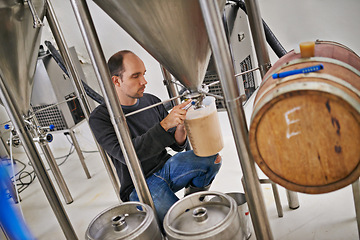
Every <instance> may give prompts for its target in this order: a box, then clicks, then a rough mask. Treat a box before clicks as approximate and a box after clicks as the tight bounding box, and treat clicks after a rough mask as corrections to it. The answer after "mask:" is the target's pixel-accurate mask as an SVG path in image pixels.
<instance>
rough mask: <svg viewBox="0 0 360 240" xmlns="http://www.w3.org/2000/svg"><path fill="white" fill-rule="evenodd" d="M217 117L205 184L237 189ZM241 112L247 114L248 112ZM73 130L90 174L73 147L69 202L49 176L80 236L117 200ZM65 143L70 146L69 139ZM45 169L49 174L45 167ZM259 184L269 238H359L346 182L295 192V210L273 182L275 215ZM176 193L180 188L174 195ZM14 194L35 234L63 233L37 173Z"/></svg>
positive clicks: (86, 140)
mask: <svg viewBox="0 0 360 240" xmlns="http://www.w3.org/2000/svg"><path fill="white" fill-rule="evenodd" d="M247 112H249V111H247ZM219 117H220V121H221V129H222V132H223V137H224V142H225V147H224V149H223V150H222V152H221V154H222V157H223V165H222V168H221V170H220V172H219V174H218V176H217V178H216V179H215V181H214V182H213V184H212V186H211V190H214V191H220V192H224V193H227V192H243V188H242V184H241V177H242V171H241V168H240V164H239V160H238V157H237V153H236V148H235V144H234V140H233V136H232V133H231V128H230V125H229V121H228V117H227V113H226V112H220V113H219ZM247 118H249V114H248V113H247ZM77 136H78V139H79V143H80V146H81V148H82V150H84V156H85V161H86V165H87V167H88V169H89V171H90V174H91V178H90V179H87V178H86V175H85V173H84V171H83V169H82V167H81V164H80V161H79V160H78V156H77V154H76V152H74V153H73V154H71V155H70V157H69V158H68V160H67V161H66V162H65V163H64V164H62V165H61V166H60V170H61V172H62V174H63V176H64V178H65V181H66V183H67V185H68V188H69V190H70V193H71V195H72V197H73V199H74V201H73V202H72V203H71V204H65V203H64V198H63V197H62V195H61V193H60V191H59V190H58V187H57V185H56V183H55V181H54V180H53V181H54V185H55V188H56V189H57V192H58V194H59V197H60V199H61V201H62V203H63V204H64V208H65V210H66V212H67V214H68V217H69V219H70V222H71V224H72V226H73V227H74V229H75V232H76V234H77V236H78V238H79V239H84V237H85V232H86V229H87V227H88V225H89V223H90V221H91V220H92V219H93V218H94V217H95V216H96V215H97V214H99V213H100V212H101V211H103V210H105V209H107V208H109V207H111V206H113V205H116V204H118V203H119V202H118V198H117V197H116V195H115V191H114V189H113V187H112V184H111V182H110V180H109V177H108V175H107V172H106V170H105V168H104V165H103V163H102V160H101V158H100V156H99V154H98V153H97V152H94V153H92V152H89V151H93V150H96V146H95V144H94V142H93V139H92V138H91V135H90V134H89V128H88V126H87V123H85V124H82V125H81V126H80V130H78V131H77ZM84 136H85V137H84ZM89 136H90V137H89ZM55 138H57V136H56V135H55ZM58 138H60V136H59V137H58ZM55 142H56V141H55ZM65 145H66V144H65ZM68 147H69V148H70V143H69V144H68ZM52 148H53V149H54V150H53V154H54V156H55V157H59V156H63V155H66V154H67V153H68V151H69V148H62V149H57V148H54V146H52ZM14 158H16V159H18V160H20V161H22V162H23V163H25V164H28V159H27V157H26V155H25V154H24V153H22V152H21V151H20V152H19V151H18V152H16V153H15V154H14ZM58 161H59V162H61V161H62V160H61V159H59V160H58ZM45 165H46V164H45ZM19 167H20V165H19V164H17V166H16V168H19ZM27 170H28V171H31V170H32V169H31V167H30V166H27ZM258 174H259V177H260V178H265V176H264V175H263V174H262V173H261V172H260V170H259V171H258ZM49 175H50V177H51V178H52V179H53V176H52V173H51V172H50V171H49ZM261 188H262V192H263V198H264V202H265V206H266V210H267V214H268V218H269V221H270V225H271V231H272V234H273V236H274V239H283V240H285V239H294V240H295V239H319V240H320V239H324V240H325V239H337V240H340V239H344V240H350V239H359V236H358V229H357V223H356V216H355V208H354V201H353V192H352V188H351V186H348V187H345V188H343V189H341V190H338V191H335V192H332V193H328V194H320V195H308V194H300V193H298V197H299V202H300V207H299V208H298V209H296V210H290V209H289V207H288V202H287V198H286V191H285V189H284V188H282V187H281V186H279V187H278V188H279V192H280V200H281V203H282V208H283V211H284V215H283V217H281V218H280V217H278V215H277V210H276V207H275V202H274V197H273V194H272V190H271V186H270V185H269V184H262V185H261ZM181 195H182V193H181V192H180V193H179V196H181ZM20 196H21V199H22V201H21V204H18V206H19V207H20V206H21V209H22V212H23V215H24V217H25V220H26V223H27V224H28V226H29V228H30V230H31V232H32V233H33V235H34V236H35V237H36V238H37V239H39V240H47V239H65V237H64V234H63V233H62V230H61V228H60V226H59V224H58V221H57V219H56V218H55V215H54V213H53V211H52V209H51V207H50V205H49V203H48V201H47V199H46V197H45V194H44V192H43V191H42V188H41V186H40V184H39V181H38V179H36V180H35V181H34V182H33V183H32V184H31V185H30V186H29V187H28V188H27V189H26V190H24V191H23V192H22V193H21V194H20ZM250 239H256V236H255V234H254V231H252V236H251V238H250Z"/></svg>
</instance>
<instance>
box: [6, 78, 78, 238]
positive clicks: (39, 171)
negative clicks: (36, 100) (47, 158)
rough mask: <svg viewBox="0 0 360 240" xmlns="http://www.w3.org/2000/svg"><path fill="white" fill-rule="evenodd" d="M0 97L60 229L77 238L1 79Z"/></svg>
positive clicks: (17, 109)
mask: <svg viewBox="0 0 360 240" xmlns="http://www.w3.org/2000/svg"><path fill="white" fill-rule="evenodd" d="M1 78H2V75H1ZM0 98H1V100H2V102H3V105H4V107H5V109H6V111H7V113H8V115H9V117H10V119H11V122H12V123H13V124H14V127H15V129H16V130H17V132H18V134H19V137H20V140H21V142H22V145H23V147H24V149H25V152H26V154H27V156H28V157H29V160H30V162H31V164H32V166H33V168H34V172H35V174H36V176H37V177H38V179H39V182H40V185H41V187H42V188H43V190H44V192H45V195H46V197H47V199H48V201H49V203H50V206H51V208H52V210H53V211H54V213H55V216H56V218H57V220H58V222H59V224H60V227H61V229H62V230H63V232H64V234H65V236H66V239H78V238H77V236H76V234H75V231H74V228H73V227H72V225H71V223H70V221H69V218H68V216H67V214H66V212H65V209H64V207H63V205H62V204H61V201H60V199H59V196H58V195H57V193H56V191H55V188H54V186H53V184H52V182H51V179H50V178H49V176H48V174H47V172H46V169H45V166H44V164H43V163H42V161H41V157H40V155H39V153H38V151H37V149H36V146H35V143H34V142H33V140H32V137H31V134H30V132H29V130H28V129H27V127H26V125H25V123H24V121H23V120H22V118H21V113H20V109H19V107H18V106H16V105H15V104H14V103H15V102H16V101H14V97H13V96H10V93H9V92H8V90H7V88H6V87H5V85H4V83H3V81H2V79H1V81H0Z"/></svg>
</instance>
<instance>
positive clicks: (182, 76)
mask: <svg viewBox="0 0 360 240" xmlns="http://www.w3.org/2000/svg"><path fill="white" fill-rule="evenodd" d="M217 1H218V4H219V9H221V11H222V10H223V9H224V6H225V0H217ZM94 2H95V3H96V4H97V5H99V6H100V7H101V8H102V9H103V10H104V11H105V12H106V13H107V14H108V15H109V16H110V17H111V18H112V19H113V20H114V21H115V22H117V23H118V24H119V25H120V26H121V27H122V28H123V29H124V30H125V31H126V32H127V33H129V34H130V35H131V36H132V37H133V38H134V39H135V40H136V41H137V42H138V43H139V44H140V45H141V46H142V47H143V48H144V49H145V50H147V51H148V52H149V53H150V54H151V55H152V56H153V57H154V58H155V59H156V60H158V61H159V63H160V64H162V65H163V66H164V67H165V68H166V69H167V70H168V71H169V72H170V73H171V74H172V75H173V76H174V77H175V78H176V79H177V80H179V81H180V82H181V83H182V84H183V85H184V86H185V87H186V88H187V89H188V90H190V91H191V92H197V90H198V89H201V84H202V82H203V80H204V77H205V73H206V68H207V66H208V63H209V59H210V55H211V50H210V44H209V41H208V35H207V32H206V28H205V24H204V20H203V17H202V13H201V9H200V5H199V3H198V1H194V0H181V1H179V0H167V1H159V0H147V1H143V0H121V1H120V0H94Z"/></svg>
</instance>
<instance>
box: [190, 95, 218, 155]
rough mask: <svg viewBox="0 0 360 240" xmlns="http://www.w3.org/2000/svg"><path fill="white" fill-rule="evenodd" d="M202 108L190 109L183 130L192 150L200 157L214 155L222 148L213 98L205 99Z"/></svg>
mask: <svg viewBox="0 0 360 240" xmlns="http://www.w3.org/2000/svg"><path fill="white" fill-rule="evenodd" d="M203 105H204V107H203V108H198V109H194V108H190V109H189V110H188V113H187V114H186V120H185V128H186V131H187V134H188V137H189V140H190V143H191V146H192V148H193V150H194V153H195V154H196V155H197V156H200V157H208V156H212V155H215V154H216V153H218V152H219V151H221V149H222V148H223V147H224V143H223V139H222V134H221V129H220V122H219V118H218V114H217V110H216V105H215V98H214V97H206V98H205V99H204V100H203Z"/></svg>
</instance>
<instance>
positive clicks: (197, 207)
mask: <svg viewBox="0 0 360 240" xmlns="http://www.w3.org/2000/svg"><path fill="white" fill-rule="evenodd" d="M164 230H165V232H166V237H167V238H168V239H169V240H175V239H184V240H190V239H197V240H200V239H202V240H203V239H222V240H227V239H229V240H230V239H231V240H234V239H245V238H244V235H243V231H242V229H241V225H240V218H239V214H238V209H237V204H236V202H235V200H234V199H233V198H232V197H230V196H228V195H226V194H223V193H219V192H198V193H194V194H191V195H189V196H187V197H185V198H183V199H181V200H179V201H178V202H176V203H175V204H174V205H173V206H172V207H171V208H170V209H169V211H168V212H167V214H166V216H165V219H164Z"/></svg>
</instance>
